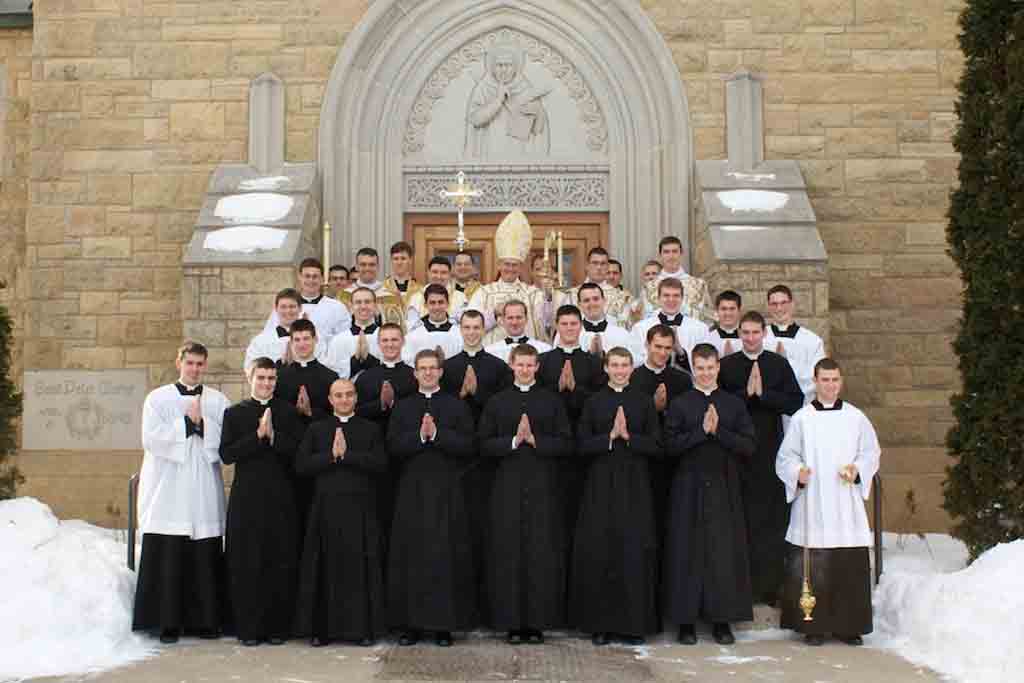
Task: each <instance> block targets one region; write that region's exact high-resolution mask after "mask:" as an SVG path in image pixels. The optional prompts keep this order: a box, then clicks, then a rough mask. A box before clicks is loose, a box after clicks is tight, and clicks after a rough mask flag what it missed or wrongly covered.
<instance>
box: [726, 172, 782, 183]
mask: <svg viewBox="0 0 1024 683" xmlns="http://www.w3.org/2000/svg"><path fill="white" fill-rule="evenodd" d="M725 175H726V176H727V177H729V178H735V179H736V180H746V181H749V182H755V183H760V182H764V181H765V180H775V174H774V173H744V172H743V171H727V172H726V174H725Z"/></svg>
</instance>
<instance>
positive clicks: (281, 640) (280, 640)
mask: <svg viewBox="0 0 1024 683" xmlns="http://www.w3.org/2000/svg"><path fill="white" fill-rule="evenodd" d="M267 642H268V643H270V644H271V645H284V638H278V637H277V636H274V637H273V638H267Z"/></svg>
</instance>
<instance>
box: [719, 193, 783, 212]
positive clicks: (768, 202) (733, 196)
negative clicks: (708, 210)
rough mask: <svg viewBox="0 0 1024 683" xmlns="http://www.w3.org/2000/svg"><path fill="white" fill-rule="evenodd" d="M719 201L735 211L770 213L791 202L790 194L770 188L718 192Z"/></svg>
mask: <svg viewBox="0 0 1024 683" xmlns="http://www.w3.org/2000/svg"><path fill="white" fill-rule="evenodd" d="M716 194H717V195H718V201H720V202H722V205H723V206H725V208H727V209H729V210H730V211H732V212H733V213H737V212H741V211H742V212H756V213H770V212H772V211H778V210H779V209H781V208H783V207H784V206H786V204H788V203H789V195H788V194H786V193H785V192H770V191H768V190H726V191H724V192H717V193H716Z"/></svg>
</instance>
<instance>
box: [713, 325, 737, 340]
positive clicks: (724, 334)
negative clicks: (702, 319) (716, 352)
mask: <svg viewBox="0 0 1024 683" xmlns="http://www.w3.org/2000/svg"><path fill="white" fill-rule="evenodd" d="M711 329H713V330H714V331H715V332H717V333H718V336H719V337H721V338H722V339H739V338H740V328H738V327H734V328H732V329H731V330H727V329H725V328H724V327H719V326H718V325H715V326H714V327H712V328H711Z"/></svg>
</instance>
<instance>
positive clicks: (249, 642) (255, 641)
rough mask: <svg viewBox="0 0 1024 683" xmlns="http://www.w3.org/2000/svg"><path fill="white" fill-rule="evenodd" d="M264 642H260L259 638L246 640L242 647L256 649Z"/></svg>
mask: <svg viewBox="0 0 1024 683" xmlns="http://www.w3.org/2000/svg"><path fill="white" fill-rule="evenodd" d="M262 642H263V641H262V640H260V639H259V638H246V639H245V640H243V641H242V645H245V646H246V647H256V646H257V645H259V644H260V643H262Z"/></svg>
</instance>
